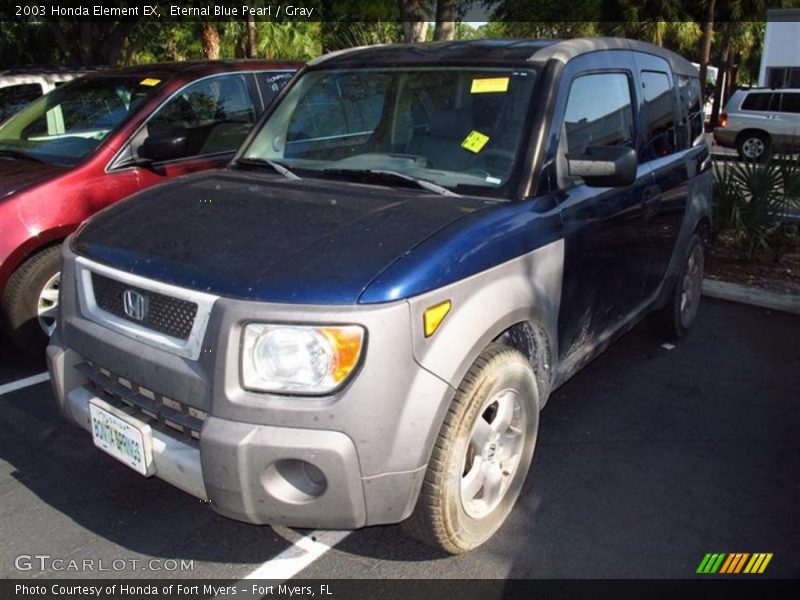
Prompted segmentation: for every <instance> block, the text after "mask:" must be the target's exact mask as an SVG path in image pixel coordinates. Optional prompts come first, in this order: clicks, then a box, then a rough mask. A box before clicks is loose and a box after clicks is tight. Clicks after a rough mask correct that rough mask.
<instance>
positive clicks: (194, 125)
mask: <svg viewBox="0 0 800 600" xmlns="http://www.w3.org/2000/svg"><path fill="white" fill-rule="evenodd" d="M254 122H255V110H254V109H253V104H252V100H251V98H250V93H249V90H248V88H247V83H246V81H245V78H244V76H243V75H223V76H219V77H212V78H209V79H205V80H203V81H198V82H197V83H194V84H192V85H190V86H188V87H186V88H184V89H183V90H181V91H180V92H178V94H177V95H175V96H173V97H172V98H171V99H170V100H169V101H168V102H167V103H166V104H165V105H164V106H162V107H161V108H160V109H159V110H158V112H156V113H155V115H154V116H153V117H151V119H150V120H149V121H148V122H147V124H146V126H145V127H144V128H143V129H142V131H141V132H140V133H139V135H138V136H137V139H136V140H135V141H134V143H133V146H134V148H133V149H134V152H137V151H138V149H139V148H140V147H141V146H142V145H143V144H146V143H147V139H148V138H160V137H168V138H169V137H171V138H174V139H176V140H182V139H185V143H181V144H180V150H178V151H176V152H175V154H174V155H173V156H170V157H168V158H169V159H170V160H174V159H179V158H189V157H192V156H203V155H208V154H217V153H222V152H233V151H234V150H236V149H237V148H238V147H239V145H241V143H242V142H243V141H244V139H245V137H247V133H248V132H249V130H250V128H251V127H252V125H253V123H254ZM165 158H166V157H165Z"/></svg>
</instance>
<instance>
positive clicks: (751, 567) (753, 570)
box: [697, 552, 772, 575]
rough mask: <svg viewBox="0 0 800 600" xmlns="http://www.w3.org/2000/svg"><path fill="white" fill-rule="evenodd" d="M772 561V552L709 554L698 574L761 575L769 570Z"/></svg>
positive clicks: (701, 564) (698, 569) (702, 561)
mask: <svg viewBox="0 0 800 600" xmlns="http://www.w3.org/2000/svg"><path fill="white" fill-rule="evenodd" d="M771 560H772V552H756V553H754V554H750V553H749V552H732V553H725V552H717V553H712V552H708V553H706V555H705V556H704V557H703V560H701V561H700V566H698V567H697V573H700V574H703V575H712V574H714V573H720V574H722V573H724V574H727V575H732V574H738V573H747V574H751V575H755V574H761V573H763V572H764V570H765V569H766V568H767V565H768V564H769V561H771Z"/></svg>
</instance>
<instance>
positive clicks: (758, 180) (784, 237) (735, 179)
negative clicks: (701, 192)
mask: <svg viewBox="0 0 800 600" xmlns="http://www.w3.org/2000/svg"><path fill="white" fill-rule="evenodd" d="M799 208H800V160H798V158H797V157H796V156H793V155H791V154H777V155H774V156H770V157H769V158H768V159H767V160H765V161H763V162H716V163H715V165H714V218H715V224H716V231H717V233H721V232H723V231H730V232H731V233H732V235H733V237H734V239H735V240H736V242H737V245H738V247H739V252H740V254H741V256H742V257H743V258H746V259H748V260H753V259H755V258H758V257H762V256H768V257H771V258H773V259H775V260H779V259H780V257H781V256H782V254H783V252H784V251H785V249H786V247H787V241H788V240H791V239H793V233H792V232H793V231H794V232H796V230H797V227H796V226H795V225H791V224H788V223H787V220H786V217H787V211H789V210H791V209H799Z"/></svg>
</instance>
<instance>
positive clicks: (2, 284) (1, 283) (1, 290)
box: [0, 237, 67, 296]
mask: <svg viewBox="0 0 800 600" xmlns="http://www.w3.org/2000/svg"><path fill="white" fill-rule="evenodd" d="M65 239H67V238H66V237H63V238H56V239H53V240H50V241H48V242H46V243H45V244H42V245H41V246H35V247H33V248H31V249H30V250H28V252H26V253H25V254H23V255H22V256H20V257H19V258H18V260H15V261H14V263H13V266H12V267H11V270H9V271H7V276H5V280H0V296H2V295H3V294H5V291H6V286H7V285H8V281H9V280H10V279H11V277H12V275H14V273H15V272H16V270H17V269H19V268H20V267H21V266H22V265H24V264H25V261H27V260H30V259H31V258H32V257H34V256H36V255H37V254H39V253H40V252H44V251H45V250H47V249H48V248H50V247H52V246H60V245H61V244H63V243H64V240H65Z"/></svg>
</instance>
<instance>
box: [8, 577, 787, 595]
mask: <svg viewBox="0 0 800 600" xmlns="http://www.w3.org/2000/svg"><path fill="white" fill-rule="evenodd" d="M797 591H798V586H797V582H796V581H778V580H761V579H759V580H754V579H748V580H742V579H741V578H739V579H737V580H733V579H714V580H711V579H707V580H700V579H692V580H641V579H640V580H524V579H510V580H468V579H459V580H450V579H423V580H411V579H389V580H387V579H382V580H374V579H358V580H340V579H330V580H296V581H288V582H276V581H268V580H242V581H224V580H192V579H185V580H163V579H162V580H144V579H131V580H104V579H95V580H92V579H62V580H55V579H52V580H45V581H42V580H19V579H9V580H4V581H2V582H0V598H3V599H4V600H5V599H11V598H13V599H22V598H47V599H50V598H54V599H58V600H86V599H90V598H102V599H103V600H118V599H119V600H123V599H125V600H145V599H150V598H162V599H166V600H197V599H207V598H208V599H210V598H217V599H219V598H242V599H244V598H246V599H248V600H250V599H253V600H256V599H258V600H261V599H263V600H298V599H301V600H306V599H308V598H314V599H316V600H350V599H354V600H368V599H370V600H371V599H376V600H414V599H418V598H420V599H421V598H436V599H439V598H441V599H443V600H444V599H450V598H457V599H458V600H469V599H472V598H479V599H480V600H499V599H520V600H523V599H524V600H533V599H539V598H542V599H547V600H558V599H577V598H593V599H594V598H609V599H611V598H642V599H648V600H662V599H663V600H675V599H681V600H691V599H695V598H696V599H698V600H700V599H703V600H705V599H708V598H724V599H725V600H737V599H739V598H753V599H759V600H761V599H764V598H769V599H770V600H782V599H784V598H786V599H787V600H788V599H789V598H792V599H794V598H796V597H797Z"/></svg>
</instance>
